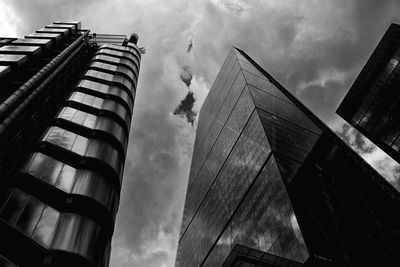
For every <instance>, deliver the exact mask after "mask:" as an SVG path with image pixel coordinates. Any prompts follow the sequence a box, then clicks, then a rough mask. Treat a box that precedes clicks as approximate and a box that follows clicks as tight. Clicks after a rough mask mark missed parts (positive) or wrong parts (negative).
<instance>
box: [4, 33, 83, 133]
mask: <svg viewBox="0 0 400 267" xmlns="http://www.w3.org/2000/svg"><path fill="white" fill-rule="evenodd" d="M88 33H89V31H86V32H85V33H84V34H82V36H80V37H79V38H78V39H76V40H75V41H74V42H73V43H72V44H71V45H69V46H68V47H67V48H66V49H64V50H63V51H62V52H61V53H60V54H58V55H57V56H56V57H55V58H53V59H52V60H51V61H50V62H49V63H47V64H46V66H44V67H43V68H42V69H41V70H40V71H39V72H38V73H36V74H35V75H34V76H32V78H30V79H29V80H28V81H27V82H25V83H24V84H23V85H22V86H21V87H20V88H18V89H17V90H16V91H15V92H14V93H13V94H12V95H11V96H9V97H8V98H7V99H6V100H5V101H4V102H3V103H1V104H0V121H3V120H4V121H3V122H2V124H0V134H1V133H2V132H3V124H4V123H5V122H6V121H8V119H9V118H10V117H11V118H12V117H14V116H12V114H14V113H15V111H16V110H17V109H19V108H15V106H16V105H17V104H18V102H21V101H22V100H23V97H24V96H26V95H28V94H29V93H30V92H31V91H32V90H35V91H36V90H37V89H39V88H37V89H34V87H35V86H36V85H37V84H38V83H39V82H40V81H41V80H43V79H44V78H45V77H46V76H48V75H50V74H51V73H52V72H55V71H56V70H55V69H56V68H57V66H58V65H60V64H61V63H62V62H63V61H64V62H65V61H66V58H67V56H68V54H70V53H71V51H73V50H76V47H77V46H78V45H79V44H80V43H81V42H82V40H84V39H85V38H86V37H87V35H88ZM78 50H79V49H78ZM75 54H76V53H74V55H75ZM69 58H70V57H69ZM61 66H65V64H62V65H61ZM57 69H58V68H57ZM46 80H47V79H46ZM32 94H33V93H32ZM28 98H29V97H28ZM29 99H31V98H29ZM24 102H25V101H24ZM12 110H14V112H12ZM10 113H11V114H10ZM6 116H8V118H6Z"/></svg>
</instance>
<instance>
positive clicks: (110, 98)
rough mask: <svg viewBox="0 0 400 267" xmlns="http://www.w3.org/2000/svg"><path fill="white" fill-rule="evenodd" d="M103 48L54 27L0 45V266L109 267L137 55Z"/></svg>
mask: <svg viewBox="0 0 400 267" xmlns="http://www.w3.org/2000/svg"><path fill="white" fill-rule="evenodd" d="M101 36H102V37H103V38H106V37H107V35H101ZM117 37H118V38H117ZM136 39H137V38H136ZM13 42H15V44H14V43H13ZM103 43H104V42H103V41H101V42H100V43H97V42H96V40H94V39H93V38H92V36H90V35H89V31H88V30H81V26H80V22H54V23H53V24H51V25H47V26H46V27H45V28H42V29H40V30H38V31H36V33H34V34H30V35H27V36H26V37H25V39H13V40H11V41H10V42H8V43H7V45H4V46H2V47H0V67H1V68H0V70H7V72H4V73H3V75H2V76H0V86H1V89H2V91H1V92H0V99H1V103H0V118H1V119H2V120H1V124H0V126H1V128H0V145H1V148H2V149H1V152H0V158H1V161H0V174H1V180H0V183H1V190H0V233H1V236H2V240H1V241H0V255H1V256H0V266H74V265H75V266H108V262H109V256H110V250H111V245H110V244H111V237H112V234H113V231H114V222H115V216H116V213H117V210H118V202H119V195H120V191H121V183H122V174H123V168H124V161H125V156H126V152H127V146H128V138H129V130H130V125H131V121H132V110H133V106H134V100H135V92H136V84H137V79H138V74H139V68H140V59H141V54H140V51H139V48H138V47H137V45H136V43H133V42H130V41H129V40H128V39H127V38H126V36H120V35H118V36H117V35H111V36H110V38H109V39H108V41H107V44H103ZM7 56H12V57H8V58H7V60H8V61H7V60H5V58H6V57H7ZM1 58H2V59H3V61H1ZM3 89H5V90H3Z"/></svg>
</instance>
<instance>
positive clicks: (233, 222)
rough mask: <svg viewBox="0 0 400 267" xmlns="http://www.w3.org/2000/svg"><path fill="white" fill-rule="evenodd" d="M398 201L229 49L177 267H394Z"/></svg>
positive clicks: (209, 108)
mask: <svg viewBox="0 0 400 267" xmlns="http://www.w3.org/2000/svg"><path fill="white" fill-rule="evenodd" d="M399 205H400V194H399V192H398V191H397V190H396V189H395V188H394V187H393V186H392V185H390V184H389V183H388V182H387V181H386V180H385V179H383V178H382V177H381V176H380V175H379V174H378V173H377V172H376V171H375V170H374V169H373V168H371V166H369V165H368V164H367V163H366V162H365V161H364V160H363V159H362V158H361V157H359V156H358V155H357V154H356V153H355V152H354V151H353V150H351V149H350V148H349V147H348V146H347V145H346V144H344V143H343V142H342V141H341V140H340V139H339V138H338V137H337V136H336V135H335V133H333V132H332V131H331V130H330V129H329V128H328V127H327V126H326V125H325V124H324V123H322V122H321V121H320V120H319V119H318V118H317V117H316V116H315V115H313V114H312V113H311V112H310V111H309V110H308V109H307V108H306V107H305V106H304V105H302V104H301V103H300V102H299V101H298V100H297V99H296V98H295V97H294V96H293V95H291V94H290V93H289V92H288V91H287V90H285V89H284V88H283V87H282V86H281V85H280V84H279V83H278V82H277V81H276V80H275V79H274V78H273V77H271V75H269V74H268V73H267V72H266V71H265V70H263V69H262V68H261V67H260V66H259V65H257V63H255V62H254V61H253V60H252V59H251V58H250V57H249V56H247V55H246V54H245V53H244V52H243V51H241V50H239V49H236V48H233V49H232V50H231V51H230V52H229V55H228V57H227V59H226V60H225V63H224V65H223V66H222V68H221V70H220V72H219V74H218V76H217V78H216V80H215V82H214V84H213V86H212V88H211V90H210V92H209V95H208V96H207V98H206V100H205V102H204V104H203V107H202V108H201V111H200V117H199V122H198V128H197V133H196V139H195V146H194V151H193V159H192V164H191V169H190V176H189V182H188V188H187V194H186V201H185V207H184V214H183V220H182V226H181V233H180V239H179V244H178V252H177V259H176V263H175V266H176V267H197V266H203V267H206V266H207V267H209V266H210V267H211V266H212V267H217V266H224V267H225V266H235V267H239V266H241V267H244V266H246V267H249V266H296V267H297V266H308V267H310V266H318V267H321V266H400V255H399V253H398V251H399V249H400V243H399V240H400V210H399V208H398V207H399Z"/></svg>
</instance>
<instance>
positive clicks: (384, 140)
mask: <svg viewBox="0 0 400 267" xmlns="http://www.w3.org/2000/svg"><path fill="white" fill-rule="evenodd" d="M399 62H400V25H398V24H392V25H390V27H389V29H388V30H387V31H386V33H385V34H384V36H383V38H382V40H381V41H380V42H379V44H378V46H377V47H376V48H375V51H374V52H373V53H372V55H371V57H370V58H369V60H368V62H367V63H366V64H365V66H364V68H363V69H362V71H361V73H360V74H359V75H358V77H357V79H356V80H355V82H354V84H353V85H352V87H351V88H350V90H349V92H348V93H347V95H346V96H345V98H344V99H343V102H342V103H341V104H340V106H339V108H338V110H337V111H336V112H337V114H338V115H339V116H341V117H342V118H343V119H345V120H346V121H347V122H348V123H350V124H351V125H352V126H353V127H355V128H356V129H357V130H358V131H360V132H361V133H362V134H364V135H365V136H366V137H368V138H369V139H370V140H371V141H372V142H374V143H375V144H376V145H377V146H379V147H380V148H381V149H382V150H383V151H385V152H386V153H387V154H389V156H391V157H392V158H393V159H395V160H396V161H397V162H399V163H400V92H399V87H400V64H399Z"/></svg>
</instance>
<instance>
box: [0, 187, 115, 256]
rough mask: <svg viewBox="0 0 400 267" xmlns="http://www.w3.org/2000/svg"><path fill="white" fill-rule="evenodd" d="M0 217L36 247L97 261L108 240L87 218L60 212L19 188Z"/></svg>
mask: <svg viewBox="0 0 400 267" xmlns="http://www.w3.org/2000/svg"><path fill="white" fill-rule="evenodd" d="M0 218H1V219H2V220H3V221H6V222H7V223H8V224H9V225H10V226H12V227H14V228H15V229H17V230H18V231H19V232H21V233H22V234H24V235H25V236H27V237H29V238H31V239H32V240H34V241H35V242H36V243H37V244H39V245H41V246H42V247H44V248H47V249H52V250H53V249H54V250H63V251H68V252H71V253H74V254H78V255H81V256H83V257H85V258H86V259H89V260H90V261H92V262H96V261H97V260H98V259H97V257H95V256H97V255H98V253H99V249H102V248H104V247H105V243H106V242H107V238H106V237H105V235H104V230H103V228H102V227H101V226H100V225H98V224H97V223H96V222H94V221H93V220H91V219H89V218H88V217H86V216H82V215H79V214H73V213H65V212H60V211H58V210H56V209H54V208H52V207H50V206H49V205H47V204H46V203H44V202H43V201H41V200H39V199H37V198H35V197H33V196H32V195H29V194H27V193H25V192H23V191H21V190H19V189H13V190H11V192H10V193H9V196H8V198H7V200H6V202H5V203H4V204H3V206H2V207H1V210H0Z"/></svg>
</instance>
